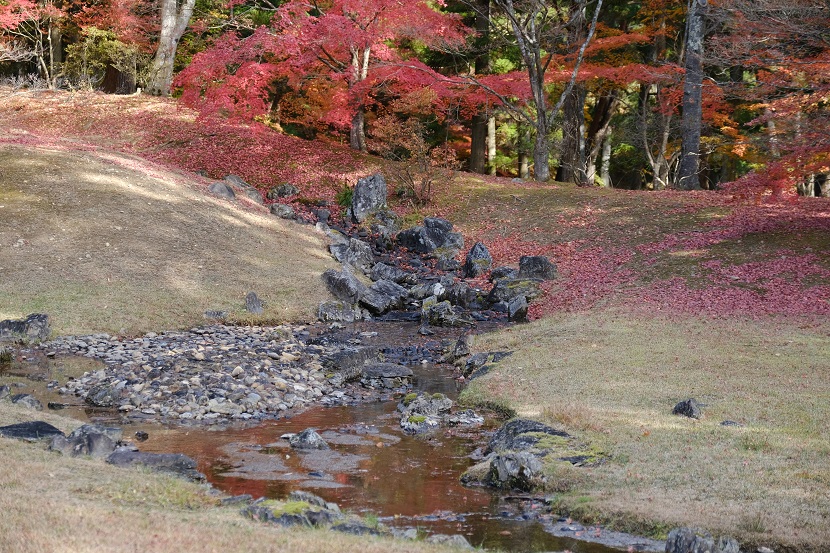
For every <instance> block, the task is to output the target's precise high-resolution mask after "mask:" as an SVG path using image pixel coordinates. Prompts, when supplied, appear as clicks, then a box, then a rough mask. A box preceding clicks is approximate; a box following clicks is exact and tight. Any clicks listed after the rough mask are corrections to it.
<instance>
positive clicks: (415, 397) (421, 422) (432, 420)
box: [398, 394, 453, 434]
mask: <svg viewBox="0 0 830 553" xmlns="http://www.w3.org/2000/svg"><path fill="white" fill-rule="evenodd" d="M452 405H453V402H452V400H451V399H449V398H447V397H446V396H445V395H444V394H433V395H427V394H409V395H407V396H406V397H404V398H403V400H402V401H401V402H400V403H399V404H398V410H399V411H400V412H401V428H402V429H403V430H404V432H407V433H409V434H421V433H424V432H429V431H431V430H434V429H436V428H438V427H439V426H440V425H441V421H442V419H443V417H444V415H446V414H447V413H449V411H450V409H452Z"/></svg>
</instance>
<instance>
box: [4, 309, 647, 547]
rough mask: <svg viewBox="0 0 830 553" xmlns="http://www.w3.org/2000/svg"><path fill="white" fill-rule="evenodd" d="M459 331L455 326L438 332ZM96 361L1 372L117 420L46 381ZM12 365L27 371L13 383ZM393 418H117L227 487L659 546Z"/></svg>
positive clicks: (442, 373)
mask: <svg viewBox="0 0 830 553" xmlns="http://www.w3.org/2000/svg"><path fill="white" fill-rule="evenodd" d="M350 330H353V331H355V332H360V331H364V335H370V336H372V335H375V332H376V333H377V334H376V335H375V336H376V338H375V339H376V340H378V341H382V342H383V343H385V344H389V343H392V344H405V343H411V342H412V341H413V336H416V334H415V331H416V330H417V326H413V325H411V324H406V323H362V324H360V325H355V327H354V328H350ZM367 330H368V331H370V332H368V333H367V332H365V331H367ZM458 333H459V331H458V330H455V331H454V333H453V334H447V336H454V337H457V335H458ZM440 337H441V336H437V337H431V338H430V339H439V338H440ZM419 339H421V340H424V339H423V338H419ZM379 343H380V342H379ZM68 367H69V368H68ZM96 368H100V365H97V364H96V362H95V361H93V360H90V359H85V358H69V357H58V358H56V359H46V358H45V357H39V358H32V359H31V362H30V364H28V365H26V364H23V365H17V366H15V367H13V369H12V370H7V371H6V372H5V373H4V374H0V376H2V382H0V383H9V382H10V381H14V379H15V378H17V381H18V387H19V389H20V391H22V392H26V393H32V394H33V395H35V396H36V397H38V398H39V399H40V400H41V401H42V402H43V403H44V405H46V404H47V403H48V402H57V403H73V404H74V405H71V406H69V407H66V408H65V409H64V410H63V411H62V413H63V414H66V415H67V416H71V417H75V418H78V419H80V420H87V421H92V422H100V423H103V424H120V425H124V422H123V421H122V420H121V419H120V418H119V417H118V414H117V413H113V412H112V411H109V410H92V409H90V408H89V407H88V406H86V405H84V404H83V403H82V401H81V400H80V398H75V397H67V396H61V395H59V394H57V393H55V392H52V391H51V390H49V389H48V388H47V387H46V382H47V381H49V380H51V379H53V378H59V377H63V378H64V379H65V378H66V376H69V375H72V376H74V374H73V373H75V374H77V373H80V372H83V371H84V370H95V369H96ZM412 369H413V370H414V371H415V374H416V379H415V382H414V389H415V391H424V392H429V393H435V392H440V393H443V394H445V395H447V396H448V397H450V398H451V399H453V400H455V399H456V398H457V397H458V393H459V383H458V382H457V381H456V380H455V379H454V375H453V372H452V367H448V366H442V365H435V364H431V363H419V364H417V365H414V366H412ZM20 377H25V378H26V381H25V382H22V384H23V386H20V385H19V384H20V383H21V382H19V378H20ZM399 420H400V418H399V414H398V413H397V412H396V401H394V400H389V401H376V402H372V403H363V404H358V405H351V406H337V407H320V406H317V407H312V408H309V409H307V410H305V411H303V412H301V413H298V414H294V415H287V416H284V417H283V418H281V419H278V420H267V421H260V422H257V423H256V424H252V423H245V424H242V423H228V424H223V425H213V426H181V425H163V424H159V423H154V422H150V421H147V422H144V421H142V422H133V423H128V424H126V425H124V426H123V428H124V434H125V437H127V438H130V437H132V436H133V435H134V434H135V432H139V431H140V432H146V433H147V434H148V436H149V438H148V439H147V440H146V441H143V442H140V443H137V445H138V447H139V449H141V450H142V451H147V452H155V453H171V452H175V453H184V454H186V455H189V456H190V457H192V458H194V459H195V460H196V461H197V462H198V465H199V470H200V471H201V472H203V473H204V474H205V475H206V476H207V479H208V481H209V482H210V483H211V484H212V485H213V486H214V487H215V488H217V489H219V490H221V491H223V492H225V493H227V494H230V495H241V494H250V495H251V496H253V497H254V498H258V497H266V498H274V499H281V498H284V497H285V496H286V495H287V494H288V493H289V492H291V491H293V490H298V489H302V490H306V491H310V492H312V493H314V494H317V495H319V496H321V497H323V498H324V499H326V500H327V501H333V502H335V503H337V504H338V505H340V507H341V508H343V509H345V510H350V511H352V512H356V513H360V514H363V515H367V516H370V517H377V518H378V520H379V521H380V522H382V523H383V524H385V525H387V526H390V527H395V528H399V529H401V530H404V529H408V528H414V529H417V530H418V532H419V533H420V534H461V535H463V536H464V537H465V538H466V539H467V540H468V541H469V542H470V543H471V544H472V545H474V546H478V547H484V548H487V549H498V550H502V551H515V552H520V551H521V552H524V551H527V552H536V551H565V550H568V551H571V552H573V553H612V552H619V551H661V550H662V549H661V547H662V545H661V544H660V543H659V542H654V541H652V540H646V539H639V538H635V537H633V536H628V535H626V534H618V533H615V532H610V531H607V530H604V529H599V528H593V527H583V526H582V525H580V524H578V523H577V522H573V521H570V520H566V519H561V518H560V517H558V516H555V515H550V514H547V512H546V509H544V497H542V496H532V495H527V494H515V495H509V494H505V493H503V492H502V493H499V492H494V491H492V490H487V489H483V488H467V487H464V486H462V485H461V483H460V482H459V476H460V475H461V474H462V473H463V472H464V470H465V469H466V468H468V467H469V466H471V465H472V464H473V463H474V461H473V459H472V458H471V457H470V455H471V454H472V453H473V452H474V451H475V450H476V449H477V448H478V447H480V446H481V445H483V444H484V443H485V441H486V437H482V430H481V429H458V428H454V429H442V430H440V431H438V432H437V433H435V434H432V435H428V436H410V435H407V434H405V433H404V432H403V431H402V430H401V428H400V426H399ZM497 424H498V421H488V423H487V424H486V425H485V431H487V430H494V429H495V427H496V426H497ZM306 428H314V429H316V430H317V431H318V432H319V433H320V435H321V436H322V437H323V438H324V439H325V440H326V441H327V442H328V443H329V445H330V446H331V449H330V450H327V451H317V450H314V451H308V452H301V451H298V450H293V449H292V448H291V447H290V446H289V445H288V441H287V440H286V439H282V438H281V436H283V435H284V434H289V433H296V432H300V431H302V430H304V429H306ZM598 542H601V543H598Z"/></svg>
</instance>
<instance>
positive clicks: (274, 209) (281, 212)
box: [269, 204, 297, 219]
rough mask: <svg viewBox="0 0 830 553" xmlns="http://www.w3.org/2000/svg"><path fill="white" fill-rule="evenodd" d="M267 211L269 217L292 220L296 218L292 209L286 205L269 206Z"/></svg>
mask: <svg viewBox="0 0 830 553" xmlns="http://www.w3.org/2000/svg"><path fill="white" fill-rule="evenodd" d="M269 210H270V211H271V215H276V216H277V217H279V218H280V219H294V218H296V216H297V214H296V213H295V212H294V208H293V207H291V206H290V205H287V204H271V207H270V208H269Z"/></svg>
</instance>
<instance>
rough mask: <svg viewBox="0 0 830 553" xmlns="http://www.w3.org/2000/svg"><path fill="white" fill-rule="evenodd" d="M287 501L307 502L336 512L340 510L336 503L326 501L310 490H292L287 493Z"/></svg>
mask: <svg viewBox="0 0 830 553" xmlns="http://www.w3.org/2000/svg"><path fill="white" fill-rule="evenodd" d="M288 501H303V502H305V503H308V504H309V505H315V506H317V507H322V508H324V509H328V510H329V511H334V512H337V513H339V512H340V507H339V506H338V505H337V503H332V502H330V501H326V500H325V499H323V498H322V497H320V496H319V495H315V494H313V493H311V492H307V491H304V490H294V491H293V492H291V493H289V494H288Z"/></svg>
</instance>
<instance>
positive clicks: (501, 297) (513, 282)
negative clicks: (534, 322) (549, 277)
mask: <svg viewBox="0 0 830 553" xmlns="http://www.w3.org/2000/svg"><path fill="white" fill-rule="evenodd" d="M540 282H541V281H540V280H538V279H532V278H502V279H499V280H497V281H496V283H495V285H494V286H493V289H492V290H490V294H489V295H488V296H487V301H489V302H490V303H498V302H501V301H504V302H508V303H509V302H510V300H512V299H513V298H516V297H518V296H524V297H525V299H526V300H528V301H530V300H532V299H534V298H537V297H539V295H541V293H542V291H541V289H540V288H539V283H540Z"/></svg>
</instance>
